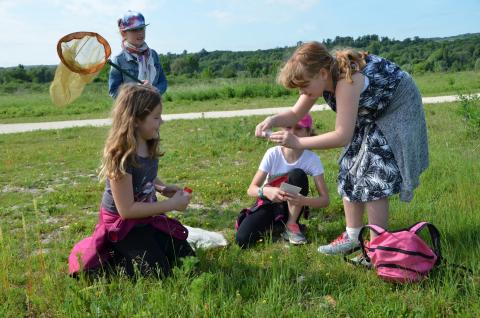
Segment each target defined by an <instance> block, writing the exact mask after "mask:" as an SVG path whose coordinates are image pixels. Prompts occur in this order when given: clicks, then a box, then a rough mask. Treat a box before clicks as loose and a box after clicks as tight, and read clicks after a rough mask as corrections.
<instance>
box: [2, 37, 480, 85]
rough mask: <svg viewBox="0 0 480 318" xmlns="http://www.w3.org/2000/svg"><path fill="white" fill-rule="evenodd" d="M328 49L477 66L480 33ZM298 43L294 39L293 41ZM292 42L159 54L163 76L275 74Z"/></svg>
mask: <svg viewBox="0 0 480 318" xmlns="http://www.w3.org/2000/svg"><path fill="white" fill-rule="evenodd" d="M322 43H323V44H325V45H326V46H327V48H328V49H330V50H336V49H342V48H353V49H357V50H365V51H368V52H369V53H372V54H377V55H380V56H383V57H385V58H387V59H390V60H392V61H394V62H395V63H397V64H398V65H400V66H401V67H402V68H403V69H404V70H406V71H408V72H410V73H412V74H418V73H425V72H449V71H452V72H455V71H466V70H476V71H480V33H474V34H464V35H459V36H454V37H447V38H419V37H414V38H407V39H405V40H402V41H400V40H395V39H390V38H388V37H379V36H378V35H375V34H374V35H365V36H360V37H358V38H356V39H354V38H353V37H349V36H347V37H340V36H337V37H335V38H334V39H326V40H323V41H322ZM300 44H301V42H299V43H297V46H298V45H300ZM295 48H296V46H291V47H283V48H275V49H268V50H256V51H238V52H233V51H212V52H208V51H206V50H205V49H202V50H201V51H200V52H195V53H189V52H187V51H186V50H185V51H183V52H182V53H179V54H177V53H167V54H160V61H161V63H162V66H163V69H164V71H165V73H166V75H167V76H170V77H176V76H181V77H196V78H232V77H262V76H274V75H275V74H277V72H278V69H279V67H280V66H281V65H282V64H283V63H284V62H285V60H286V59H287V58H288V57H289V56H290V55H291V54H292V52H293V51H294V50H295ZM54 74H55V66H30V67H26V66H24V65H18V66H17V67H11V68H0V84H9V83H11V84H18V83H48V82H50V81H52V79H53V76H54ZM107 77H108V67H104V68H103V70H102V71H101V72H100V74H99V76H98V77H97V78H96V79H95V81H97V82H106V81H107Z"/></svg>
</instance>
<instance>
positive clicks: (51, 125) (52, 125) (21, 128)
mask: <svg viewBox="0 0 480 318" xmlns="http://www.w3.org/2000/svg"><path fill="white" fill-rule="evenodd" d="M477 95H478V96H480V94H477ZM422 100H423V103H424V104H437V103H446V102H454V101H457V100H458V96H437V97H424V98H423V99H422ZM289 108H290V107H274V108H261V109H242V110H230V111H215V112H203V113H185V114H169V115H163V119H164V120H166V121H167V120H178V119H198V118H225V117H244V116H254V115H271V114H276V113H278V112H281V111H284V110H287V109H289ZM327 109H330V108H329V107H328V106H327V105H326V104H322V105H315V106H313V108H312V111H323V110H327ZM110 124H111V120H110V119H108V118H107V119H84V120H67V121H54V122H43V123H23V124H0V134H13V133H20V132H29V131H35V130H49V129H63V128H71V127H85V126H93V127H100V126H108V125H110Z"/></svg>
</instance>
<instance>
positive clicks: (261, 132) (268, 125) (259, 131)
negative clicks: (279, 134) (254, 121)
mask: <svg viewBox="0 0 480 318" xmlns="http://www.w3.org/2000/svg"><path fill="white" fill-rule="evenodd" d="M272 127H273V126H272V119H271V118H270V117H267V118H265V119H264V120H263V121H262V122H261V123H260V124H258V125H257V127H256V128H255V137H263V138H265V130H271V129H272Z"/></svg>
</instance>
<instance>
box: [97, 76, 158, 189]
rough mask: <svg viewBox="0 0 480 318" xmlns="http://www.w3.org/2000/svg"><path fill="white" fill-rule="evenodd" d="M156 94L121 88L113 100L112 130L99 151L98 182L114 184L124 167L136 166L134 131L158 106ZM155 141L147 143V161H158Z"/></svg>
mask: <svg viewBox="0 0 480 318" xmlns="http://www.w3.org/2000/svg"><path fill="white" fill-rule="evenodd" d="M161 102H162V100H161V97H160V94H159V93H158V92H157V90H156V89H155V88H153V87H149V86H144V85H138V84H124V85H122V86H121V87H120V92H119V94H118V96H117V99H116V100H115V103H114V106H113V111H112V128H111V129H110V133H109V135H108V138H107V141H106V142H105V147H104V149H103V158H102V164H101V166H100V171H99V178H100V179H101V180H104V179H105V178H108V179H111V180H115V179H118V178H120V177H122V176H123V175H125V173H126V167H127V165H128V164H131V165H134V166H135V165H137V162H136V160H135V154H136V149H137V140H136V138H135V128H136V125H137V123H138V122H139V121H143V120H144V119H145V118H146V117H147V116H148V115H149V114H150V113H151V112H152V111H153V110H154V109H155V108H156V107H157V106H159V105H160V107H161V106H162V103H161ZM158 145H159V139H151V140H148V141H147V146H148V153H149V157H150V158H158V157H159V156H161V155H162V154H161V153H159V152H158Z"/></svg>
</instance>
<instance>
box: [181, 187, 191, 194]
mask: <svg viewBox="0 0 480 318" xmlns="http://www.w3.org/2000/svg"><path fill="white" fill-rule="evenodd" d="M183 191H185V192H188V193H192V192H193V190H192V189H190V188H189V187H185V188H183Z"/></svg>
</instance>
